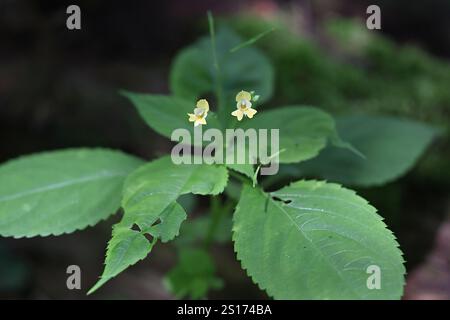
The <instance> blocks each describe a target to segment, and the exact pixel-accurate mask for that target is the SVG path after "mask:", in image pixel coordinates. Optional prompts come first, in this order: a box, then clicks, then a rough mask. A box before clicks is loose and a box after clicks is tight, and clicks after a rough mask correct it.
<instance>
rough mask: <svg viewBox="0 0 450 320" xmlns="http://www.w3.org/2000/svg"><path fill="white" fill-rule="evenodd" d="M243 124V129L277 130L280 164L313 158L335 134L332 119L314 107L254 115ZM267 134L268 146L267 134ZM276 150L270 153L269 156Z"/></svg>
mask: <svg viewBox="0 0 450 320" xmlns="http://www.w3.org/2000/svg"><path fill="white" fill-rule="evenodd" d="M244 121H245V122H243V124H242V127H243V128H244V129H248V128H255V129H279V150H280V154H279V160H280V162H281V163H292V162H299V161H304V160H307V159H311V158H313V157H315V156H316V155H317V154H318V153H319V151H320V150H322V149H323V148H324V147H325V146H326V145H327V141H328V140H329V139H330V138H331V137H332V136H333V135H334V134H335V124H334V120H333V118H332V117H331V116H330V115H328V114H327V113H325V112H323V111H321V110H320V109H317V108H313V107H300V106H288V107H281V108H277V109H274V110H269V111H264V112H261V113H257V114H256V115H255V117H254V118H253V119H251V120H249V119H244ZM267 135H268V138H267V140H268V141H267V142H268V143H269V144H268V145H269V146H270V131H269V132H268V134H267ZM258 142H259V143H260V144H261V143H264V141H258ZM275 151H276V150H275ZM275 151H271V152H270V155H271V154H273V153H274V152H275Z"/></svg>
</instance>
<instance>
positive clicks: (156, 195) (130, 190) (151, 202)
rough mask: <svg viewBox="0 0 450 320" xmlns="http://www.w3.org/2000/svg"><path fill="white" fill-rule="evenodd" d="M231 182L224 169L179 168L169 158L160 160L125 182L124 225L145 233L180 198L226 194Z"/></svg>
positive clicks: (194, 165) (202, 166) (201, 166)
mask: <svg viewBox="0 0 450 320" xmlns="http://www.w3.org/2000/svg"><path fill="white" fill-rule="evenodd" d="M227 181H228V173H227V169H226V168H225V167H224V166H218V165H206V164H199V165H196V164H192V165H186V164H181V165H175V164H173V162H172V160H171V158H170V157H168V156H166V157H163V158H160V159H157V160H155V161H152V162H150V163H148V164H146V165H144V166H142V167H140V168H139V169H137V170H136V171H134V172H133V173H132V174H130V176H129V177H128V178H127V180H126V181H125V186H124V194H123V200H122V207H123V209H124V210H125V215H124V218H123V220H122V222H121V223H124V224H126V225H128V226H131V225H132V224H134V223H136V224H137V225H138V226H139V227H140V228H141V229H142V230H145V229H146V228H147V227H150V226H151V225H152V224H153V223H154V221H155V218H156V219H157V218H159V217H160V214H161V212H162V211H163V210H164V209H165V208H166V207H167V206H168V205H170V204H171V203H172V202H174V201H175V200H176V199H177V198H178V197H179V196H180V195H182V194H186V193H194V194H200V195H217V194H219V193H222V192H223V190H224V188H225V186H226V184H227Z"/></svg>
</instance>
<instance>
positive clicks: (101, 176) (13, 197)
mask: <svg viewBox="0 0 450 320" xmlns="http://www.w3.org/2000/svg"><path fill="white" fill-rule="evenodd" d="M126 175H128V173H127V172H111V171H106V172H102V173H101V174H95V175H87V176H84V177H81V178H77V179H72V180H67V181H63V182H56V183H51V184H49V185H44V186H40V187H37V188H33V189H30V190H27V191H23V192H19V193H15V194H10V195H6V196H3V197H0V202H5V201H11V200H16V199H20V198H23V197H26V196H29V195H33V194H39V193H42V192H47V191H52V190H56V189H63V188H67V187H70V186H74V185H77V184H81V183H85V182H91V181H98V180H103V179H110V178H115V177H123V176H126Z"/></svg>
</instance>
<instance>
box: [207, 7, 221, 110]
mask: <svg viewBox="0 0 450 320" xmlns="http://www.w3.org/2000/svg"><path fill="white" fill-rule="evenodd" d="M208 25H209V35H210V37H211V51H212V56H213V66H214V70H215V73H216V78H215V80H216V81H215V87H216V96H217V104H218V106H219V114H221V113H223V111H222V109H223V106H224V97H223V88H222V75H221V71H220V64H219V60H218V59H217V48H216V32H215V28H214V18H213V15H212V13H211V11H208Z"/></svg>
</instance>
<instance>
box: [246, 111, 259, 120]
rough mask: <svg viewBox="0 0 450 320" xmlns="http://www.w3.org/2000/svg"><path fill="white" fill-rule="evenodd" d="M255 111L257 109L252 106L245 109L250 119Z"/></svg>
mask: <svg viewBox="0 0 450 320" xmlns="http://www.w3.org/2000/svg"><path fill="white" fill-rule="evenodd" d="M256 112H258V111H256V110H255V109H252V108H248V109H247V110H245V115H246V116H247V117H249V118H250V119H251V118H253V116H254V115H255V114H256Z"/></svg>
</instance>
